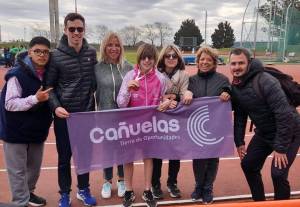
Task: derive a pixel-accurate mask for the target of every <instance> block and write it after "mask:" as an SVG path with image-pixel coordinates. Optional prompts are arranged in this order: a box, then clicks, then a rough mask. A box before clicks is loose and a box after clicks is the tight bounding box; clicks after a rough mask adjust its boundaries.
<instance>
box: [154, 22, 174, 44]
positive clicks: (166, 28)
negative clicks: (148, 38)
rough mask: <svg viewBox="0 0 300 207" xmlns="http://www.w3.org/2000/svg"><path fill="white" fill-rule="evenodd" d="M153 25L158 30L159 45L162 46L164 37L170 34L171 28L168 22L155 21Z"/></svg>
mask: <svg viewBox="0 0 300 207" xmlns="http://www.w3.org/2000/svg"><path fill="white" fill-rule="evenodd" d="M154 25H155V27H156V28H157V30H158V36H159V38H160V47H162V46H163V43H164V41H165V40H166V38H167V37H169V36H170V35H171V32H172V28H171V27H170V25H169V24H168V23H163V22H155V23H154Z"/></svg>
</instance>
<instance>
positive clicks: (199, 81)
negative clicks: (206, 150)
mask: <svg viewBox="0 0 300 207" xmlns="http://www.w3.org/2000/svg"><path fill="white" fill-rule="evenodd" d="M217 60H218V56H217V51H215V50H213V49H212V48H210V47H203V48H200V49H199V50H198V52H197V54H196V63H197V67H198V73H197V74H196V75H194V76H192V77H190V80H189V87H188V90H190V91H191V92H192V93H193V97H194V98H198V97H206V96H220V99H221V100H222V101H228V100H229V99H230V95H229V88H230V83H229V80H228V78H227V77H226V76H224V75H223V74H221V73H218V72H217V71H216V69H217ZM218 166H219V158H209V159H194V160H193V171H194V176H195V182H196V185H195V190H194V192H193V193H192V195H191V197H192V199H193V200H198V199H200V198H202V200H203V203H204V204H210V203H212V202H213V182H214V180H215V178H216V175H217V170H218Z"/></svg>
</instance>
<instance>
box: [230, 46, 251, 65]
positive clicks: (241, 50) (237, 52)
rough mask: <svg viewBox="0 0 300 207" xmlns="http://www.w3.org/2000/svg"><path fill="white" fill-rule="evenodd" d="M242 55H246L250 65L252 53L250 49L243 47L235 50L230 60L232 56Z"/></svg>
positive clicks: (231, 53) (232, 51) (231, 52)
mask: <svg viewBox="0 0 300 207" xmlns="http://www.w3.org/2000/svg"><path fill="white" fill-rule="evenodd" d="M240 54H244V55H245V56H246V58H247V60H248V63H250V61H251V52H250V51H249V50H248V49H246V48H242V47H237V48H233V49H232V50H231V51H230V53H229V59H230V56H231V55H240Z"/></svg>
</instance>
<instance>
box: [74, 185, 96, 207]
mask: <svg viewBox="0 0 300 207" xmlns="http://www.w3.org/2000/svg"><path fill="white" fill-rule="evenodd" d="M77 199H78V200H81V201H82V202H83V204H84V205H86V206H94V205H96V198H94V197H93V196H92V195H91V192H90V189H89V188H84V189H82V190H79V191H78V192H77Z"/></svg>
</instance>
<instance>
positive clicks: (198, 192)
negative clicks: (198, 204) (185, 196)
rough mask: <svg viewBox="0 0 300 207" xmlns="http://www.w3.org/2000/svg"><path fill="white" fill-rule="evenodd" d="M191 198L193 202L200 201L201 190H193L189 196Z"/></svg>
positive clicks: (197, 188)
mask: <svg viewBox="0 0 300 207" xmlns="http://www.w3.org/2000/svg"><path fill="white" fill-rule="evenodd" d="M191 197H192V200H193V201H197V200H199V199H201V198H202V191H201V188H199V187H195V190H194V192H193V193H192V194H191Z"/></svg>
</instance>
